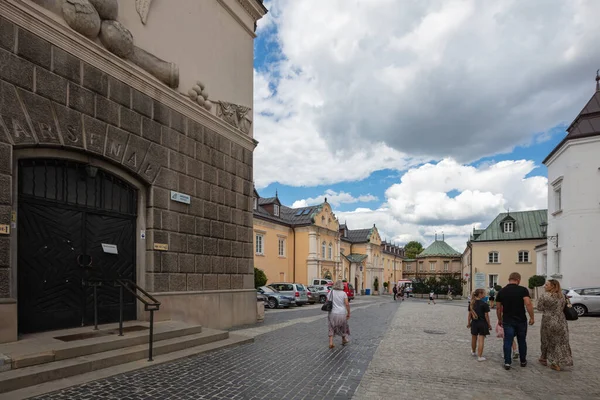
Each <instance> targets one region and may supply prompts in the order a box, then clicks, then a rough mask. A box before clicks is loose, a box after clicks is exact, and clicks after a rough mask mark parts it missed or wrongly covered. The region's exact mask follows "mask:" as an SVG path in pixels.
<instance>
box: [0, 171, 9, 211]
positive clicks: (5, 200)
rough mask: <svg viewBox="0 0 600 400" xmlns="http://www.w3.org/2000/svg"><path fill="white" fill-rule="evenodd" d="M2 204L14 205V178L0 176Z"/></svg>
mask: <svg viewBox="0 0 600 400" xmlns="http://www.w3.org/2000/svg"><path fill="white" fill-rule="evenodd" d="M0 188H2V190H0V204H8V205H10V204H12V177H11V176H10V175H0Z"/></svg>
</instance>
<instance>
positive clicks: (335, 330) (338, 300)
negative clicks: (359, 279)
mask: <svg viewBox="0 0 600 400" xmlns="http://www.w3.org/2000/svg"><path fill="white" fill-rule="evenodd" d="M332 289H333V290H331V292H329V300H330V301H331V303H332V305H333V307H332V309H331V311H330V312H329V316H328V318H327V321H328V325H329V348H330V349H333V348H334V347H335V345H334V344H333V337H334V336H341V337H342V346H345V345H347V344H348V342H349V341H350V338H349V336H350V327H349V326H348V319H350V303H349V302H348V296H347V295H346V293H345V292H344V282H342V280H341V279H339V280H337V281H336V282H335V284H334V285H333V288H332Z"/></svg>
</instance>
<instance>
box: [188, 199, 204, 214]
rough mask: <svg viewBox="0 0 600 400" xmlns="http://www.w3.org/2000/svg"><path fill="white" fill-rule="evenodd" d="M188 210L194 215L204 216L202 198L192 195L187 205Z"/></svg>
mask: <svg viewBox="0 0 600 400" xmlns="http://www.w3.org/2000/svg"><path fill="white" fill-rule="evenodd" d="M189 212H190V214H191V215H193V216H196V217H203V216H204V200H202V199H199V198H197V197H192V204H190V205H189Z"/></svg>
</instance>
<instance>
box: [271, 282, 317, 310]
mask: <svg viewBox="0 0 600 400" xmlns="http://www.w3.org/2000/svg"><path fill="white" fill-rule="evenodd" d="M269 286H271V287H273V288H275V289H277V290H278V291H279V292H280V293H283V294H285V295H286V296H290V297H294V298H295V299H296V305H297V306H303V305H305V304H308V294H307V293H306V288H305V287H304V285H303V284H301V283H287V282H277V283H271V284H270V285H269Z"/></svg>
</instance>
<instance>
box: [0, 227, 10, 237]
mask: <svg viewBox="0 0 600 400" xmlns="http://www.w3.org/2000/svg"><path fill="white" fill-rule="evenodd" d="M0 235H10V225H4V224H2V225H0Z"/></svg>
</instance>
